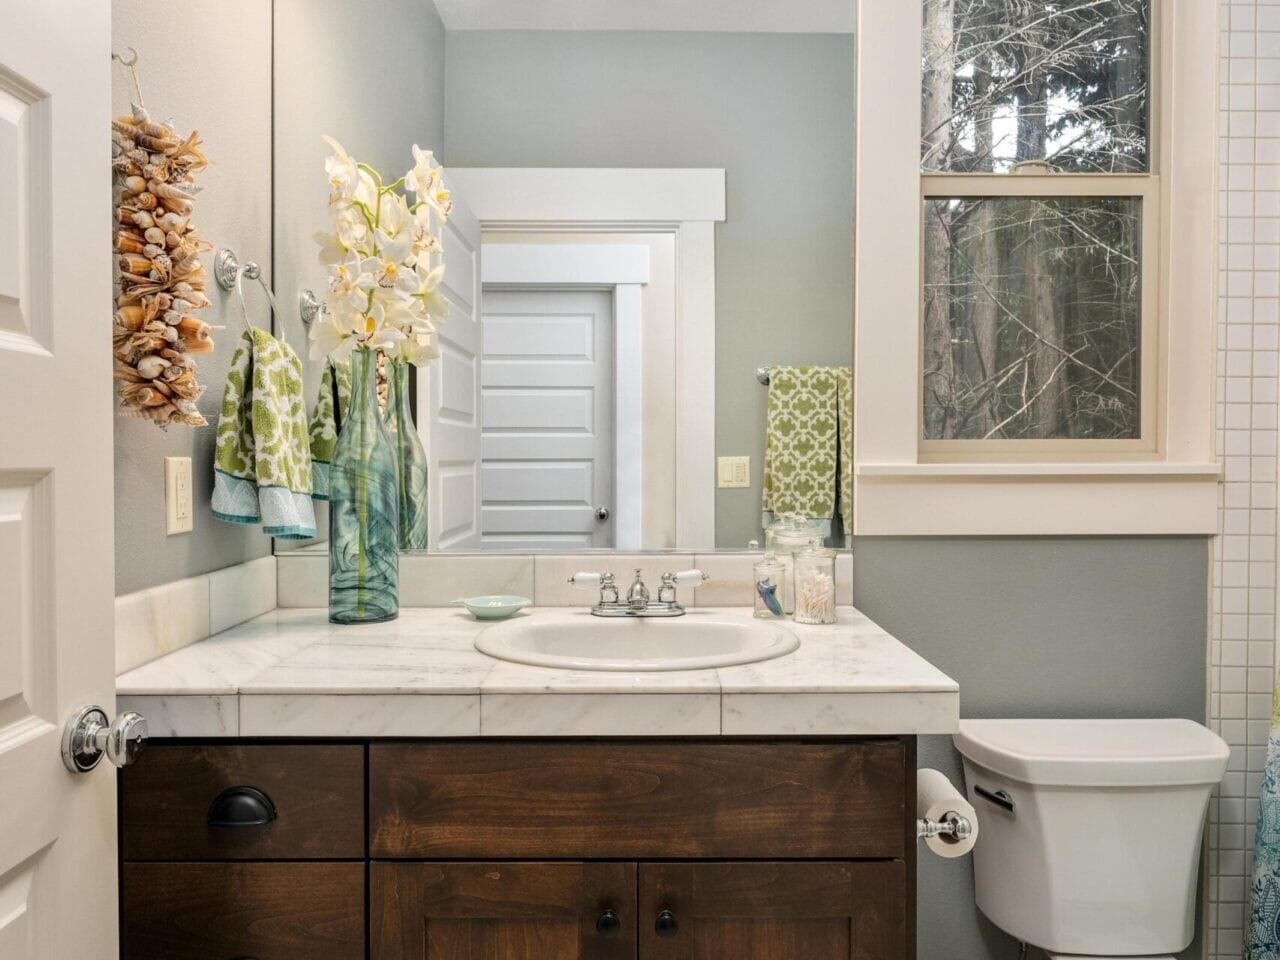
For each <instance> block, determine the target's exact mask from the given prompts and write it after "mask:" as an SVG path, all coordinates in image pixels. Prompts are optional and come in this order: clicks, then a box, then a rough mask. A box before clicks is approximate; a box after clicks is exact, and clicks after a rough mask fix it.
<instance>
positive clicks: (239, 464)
mask: <svg viewBox="0 0 1280 960" xmlns="http://www.w3.org/2000/svg"><path fill="white" fill-rule="evenodd" d="M212 507H213V515H214V516H215V517H217V518H218V519H219V520H225V521H226V522H227V523H261V524H262V529H263V532H264V533H267V534H269V535H271V536H273V537H283V538H286V539H307V538H309V537H314V536H315V535H316V516H315V509H314V508H313V507H312V505H311V457H310V456H308V450H307V418H306V404H305V402H304V400H303V396H302V362H301V361H300V360H299V359H298V355H297V354H296V353H294V352H293V348H291V347H290V346H289V345H288V344H287V343H282V342H281V341H279V340H277V339H276V338H275V337H273V336H271V334H269V333H267V332H266V331H265V330H262V329H260V328H259V327H250V328H249V329H248V330H246V331H245V333H244V336H243V337H241V339H240V343H239V345H238V346H237V347H236V352H235V354H234V355H233V356H232V358H231V370H230V371H229V372H228V374H227V385H226V387H225V388H224V389H223V391H222V411H221V414H220V416H219V418H218V434H217V446H216V448H215V451H214V470H213V502H212Z"/></svg>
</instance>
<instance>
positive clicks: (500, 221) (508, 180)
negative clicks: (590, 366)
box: [449, 167, 725, 549]
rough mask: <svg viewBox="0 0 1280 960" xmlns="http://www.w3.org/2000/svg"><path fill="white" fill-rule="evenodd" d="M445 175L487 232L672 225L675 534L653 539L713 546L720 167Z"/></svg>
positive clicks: (639, 229)
mask: <svg viewBox="0 0 1280 960" xmlns="http://www.w3.org/2000/svg"><path fill="white" fill-rule="evenodd" d="M449 178H450V181H451V185H452V187H453V189H454V190H455V192H457V193H458V194H459V195H461V196H464V197H465V198H466V199H467V202H468V203H469V204H470V206H471V208H472V209H473V210H474V211H475V214H476V216H477V218H478V219H479V220H480V225H481V229H482V232H491V231H500V230H501V231H521V232H530V233H534V232H571V231H580V232H588V233H590V232H604V231H608V232H613V233H662V232H669V233H672V234H674V236H675V240H676V357H675V361H676V363H675V369H676V437H675V443H676V457H675V460H676V476H675V488H676V504H675V506H676V542H675V543H674V544H653V545H651V546H652V547H654V548H664V547H674V548H678V549H711V548H713V547H714V546H715V343H716V336H715V316H716V285H715V225H716V223H721V222H723V221H724V219H725V175H724V170H722V169H672V170H660V169H638V168H637V169H603V168H566V167H558V168H542V167H538V168H525V167H450V170H449ZM482 269H483V259H482ZM486 272H487V271H486ZM708 361H709V362H708ZM621 439H622V438H621V437H619V438H618V440H619V442H621ZM619 544H621V540H619Z"/></svg>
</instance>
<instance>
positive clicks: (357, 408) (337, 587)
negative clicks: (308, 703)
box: [329, 348, 400, 623]
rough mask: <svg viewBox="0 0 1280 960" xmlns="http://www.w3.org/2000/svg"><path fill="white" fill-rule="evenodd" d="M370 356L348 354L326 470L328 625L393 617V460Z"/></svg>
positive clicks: (396, 567)
mask: <svg viewBox="0 0 1280 960" xmlns="http://www.w3.org/2000/svg"><path fill="white" fill-rule="evenodd" d="M377 389H378V358H377V352H376V351H374V350H367V349H363V348H361V349H357V350H355V351H353V352H352V354H351V403H350V409H349V410H348V411H347V419H346V420H345V421H344V422H343V424H342V429H341V431H340V432H339V433H338V442H337V444H336V445H335V447H334V450H333V465H332V467H331V468H330V489H329V619H330V620H332V621H333V622H334V623H377V622H379V621H382V620H394V619H395V618H396V616H398V615H399V612H400V600H399V586H400V584H399V579H400V543H399V540H400V536H399V509H400V502H399V494H398V493H397V484H396V452H395V447H394V445H393V444H392V442H391V434H390V433H389V432H388V431H387V425H386V423H385V422H384V421H383V418H382V412H381V410H380V409H379V408H378V393H377Z"/></svg>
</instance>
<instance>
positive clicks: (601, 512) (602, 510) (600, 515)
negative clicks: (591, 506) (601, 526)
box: [596, 507, 610, 522]
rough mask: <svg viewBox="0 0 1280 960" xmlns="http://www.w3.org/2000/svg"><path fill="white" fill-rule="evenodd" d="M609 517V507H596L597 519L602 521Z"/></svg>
mask: <svg viewBox="0 0 1280 960" xmlns="http://www.w3.org/2000/svg"><path fill="white" fill-rule="evenodd" d="M609 517H610V513H609V508H608V507H596V519H597V520H599V521H601V522H604V521H605V520H608V519H609Z"/></svg>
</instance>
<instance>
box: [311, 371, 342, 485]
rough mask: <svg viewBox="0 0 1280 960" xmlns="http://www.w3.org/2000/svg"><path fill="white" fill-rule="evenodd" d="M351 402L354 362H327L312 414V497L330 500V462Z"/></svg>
mask: <svg viewBox="0 0 1280 960" xmlns="http://www.w3.org/2000/svg"><path fill="white" fill-rule="evenodd" d="M350 403H351V365H350V364H349V363H341V362H337V363H335V362H334V361H333V360H329V361H326V362H325V365H324V373H323V374H322V375H321V377H320V394H319V396H317V397H316V409H315V412H314V413H312V414H311V475H312V479H313V483H312V491H311V496H312V497H314V498H315V499H316V500H328V499H329V465H330V464H331V463H332V462H333V448H334V447H335V446H336V445H337V443H338V431H339V430H341V429H342V421H343V420H344V419H345V418H346V416H347V408H348V406H349V405H350Z"/></svg>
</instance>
